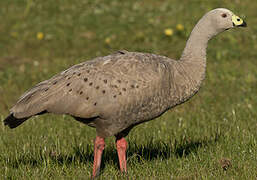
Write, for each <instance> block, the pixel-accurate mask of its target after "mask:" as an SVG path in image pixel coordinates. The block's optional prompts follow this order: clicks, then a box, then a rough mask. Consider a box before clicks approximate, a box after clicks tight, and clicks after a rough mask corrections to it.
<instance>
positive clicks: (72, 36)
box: [0, 0, 257, 180]
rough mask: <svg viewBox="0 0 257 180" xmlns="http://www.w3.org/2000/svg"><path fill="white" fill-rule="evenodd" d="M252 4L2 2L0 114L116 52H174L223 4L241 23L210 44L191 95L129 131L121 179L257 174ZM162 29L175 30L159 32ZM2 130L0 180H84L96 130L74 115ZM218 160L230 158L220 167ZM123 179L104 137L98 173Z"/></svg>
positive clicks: (256, 51) (255, 24) (256, 27)
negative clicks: (77, 67) (63, 74)
mask: <svg viewBox="0 0 257 180" xmlns="http://www.w3.org/2000/svg"><path fill="white" fill-rule="evenodd" d="M256 6H257V2H256V1H252V0H244V1H239V0H238V1H223V2H221V1H218V0H214V1H208V3H206V2H205V1H203V0H202V1H200V0H198V1H189V2H183V1H179V0H173V1H171V0H170V1H163V0H161V1H155V0H142V1H136V0H130V1H119V0H108V1H104V0H94V1H93V0H84V1H80V0H73V1H68V0H63V1H50V0H46V1H39V0H27V1H25V0H12V1H10V0H1V1H0V22H1V23H0V119H1V120H3V119H4V118H5V116H7V115H8V109H9V108H11V106H12V105H13V104H14V103H15V101H16V100H17V99H18V97H19V96H20V95H21V94H22V93H23V92H24V91H25V90H27V89H29V88H30V87H31V86H33V85H34V84H36V83H38V82H40V81H42V80H45V79H47V78H50V77H51V76H53V75H54V74H56V73H58V72H60V71H61V70H64V69H66V68H68V67H69V66H71V65H73V64H76V63H79V62H82V61H84V60H87V59H91V58H93V57H96V56H103V55H107V54H110V53H112V52H114V51H116V50H119V49H126V50H129V51H142V52H151V53H156V54H162V55H166V56H169V57H172V58H179V56H180V54H181V52H182V50H183V48H184V46H185V43H186V39H187V36H188V35H189V33H190V31H191V29H192V28H193V26H194V25H195V23H196V22H197V20H198V19H199V18H200V17H201V16H202V15H203V14H204V13H205V12H207V11H208V10H210V9H213V8H216V7H226V8H229V9H231V10H232V11H233V12H235V13H236V14H238V15H239V16H243V17H244V18H245V19H246V21H247V23H248V28H245V29H235V30H230V31H228V32H225V33H223V34H221V35H219V36H218V37H216V38H215V39H213V40H212V41H211V42H210V43H209V47H208V57H207V59H208V66H207V77H206V80H205V82H204V83H203V86H202V89H201V90H200V92H199V93H198V94H197V95H196V96H194V97H193V98H192V99H191V100H190V101H189V102H187V103H185V104H183V105H181V106H178V107H176V108H174V109H172V110H170V111H169V112H167V113H165V114H164V115H163V116H162V117H160V118H158V119H156V120H154V121H151V122H148V123H144V124H142V125H139V126H137V127H136V128H134V129H133V130H132V131H131V132H130V134H129V136H128V137H127V139H128V141H129V149H128V152H127V155H128V174H127V178H128V179H170V178H174V179H180V180H181V179H240V180H241V179H247V180H248V179H257V139H256V137H257V121H256V120H257V109H256V107H257V79H256V77H257V69H256V67H257V59H256V58H257V43H256V32H257V19H256V16H257V11H256ZM179 23H180V24H182V25H183V26H184V27H185V30H184V31H183V32H178V31H177V30H176V25H177V24H179ZM166 28H172V29H173V30H174V34H173V36H171V37H167V36H165V35H164V33H163V31H164V29H166ZM39 32H42V33H43V34H44V38H43V39H42V40H39V39H37V33H39ZM106 38H109V39H110V43H106V42H105V41H106ZM0 134H1V136H0V167H1V168H0V179H88V178H89V177H90V174H91V171H92V163H93V139H94V137H95V130H94V129H92V128H90V127H87V126H84V125H83V124H80V123H78V122H76V121H74V120H72V118H71V117H68V116H57V115H43V116H39V117H35V118H32V119H31V120H29V121H27V122H26V123H24V124H23V125H22V126H20V127H19V128H17V129H14V130H10V129H8V128H7V127H4V125H3V124H1V125H0ZM222 159H228V160H229V161H230V166H228V167H227V169H226V170H224V169H223V168H222V164H221V163H220V161H222ZM121 178H124V179H126V177H124V176H122V175H120V174H119V169H118V161H117V155H116V150H115V146H114V139H113V138H109V139H107V146H106V149H105V152H104V158H103V168H102V174H101V176H100V179H121Z"/></svg>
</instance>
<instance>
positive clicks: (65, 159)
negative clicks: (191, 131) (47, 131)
mask: <svg viewBox="0 0 257 180" xmlns="http://www.w3.org/2000/svg"><path fill="white" fill-rule="evenodd" d="M219 138H220V136H219V135H215V136H214V137H210V138H203V139H199V140H190V139H186V138H181V139H180V140H175V142H171V141H170V142H164V141H154V140H153V139H148V141H147V142H146V144H141V145H137V144H136V143H135V142H133V141H132V142H129V148H128V150H127V157H128V163H141V162H142V161H153V160H155V159H168V158H170V157H174V156H175V157H176V158H183V157H186V156H188V155H190V154H191V153H197V151H198V149H199V148H204V147H208V146H211V145H214V144H216V142H217V141H218V140H219ZM6 160H7V159H6ZM49 160H50V161H49ZM93 160H94V153H93V145H90V144H87V145H86V146H77V145H76V144H75V145H74V147H73V152H71V153H69V154H58V153H56V152H55V151H54V150H53V151H50V152H43V151H42V152H39V153H37V154H35V155H34V156H33V155H32V154H25V155H21V156H20V157H18V158H17V157H16V158H15V159H8V161H9V162H8V165H9V166H11V167H13V168H18V167H19V166H22V165H29V166H33V167H37V166H42V165H47V163H49V162H50V163H51V164H56V165H59V166H62V165H66V166H67V165H68V166H69V165H72V164H73V165H76V164H78V163H82V164H88V163H90V164H91V165H92V163H93ZM105 164H113V165H115V166H116V167H117V168H118V157H117V152H116V149H115V148H114V146H111V145H110V146H107V148H106V149H105V151H104V154H103V160H102V168H104V167H105Z"/></svg>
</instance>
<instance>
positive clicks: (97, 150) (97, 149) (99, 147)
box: [92, 136, 105, 178]
mask: <svg viewBox="0 0 257 180" xmlns="http://www.w3.org/2000/svg"><path fill="white" fill-rule="evenodd" d="M104 147H105V142H104V138H101V137H100V136H96V138H95V144H94V165H93V174H92V178H95V177H96V176H98V175H99V173H100V166H101V159H102V154H103V150H104Z"/></svg>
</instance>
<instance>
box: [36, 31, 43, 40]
mask: <svg viewBox="0 0 257 180" xmlns="http://www.w3.org/2000/svg"><path fill="white" fill-rule="evenodd" d="M43 38H44V33H42V32H38V33H37V39H38V40H42V39H43Z"/></svg>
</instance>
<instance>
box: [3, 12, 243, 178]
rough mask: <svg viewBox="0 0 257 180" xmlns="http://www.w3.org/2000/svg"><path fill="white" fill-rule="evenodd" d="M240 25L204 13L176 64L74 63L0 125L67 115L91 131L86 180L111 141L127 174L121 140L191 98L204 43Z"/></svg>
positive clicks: (132, 55) (113, 59)
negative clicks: (93, 134) (111, 138)
mask: <svg viewBox="0 0 257 180" xmlns="http://www.w3.org/2000/svg"><path fill="white" fill-rule="evenodd" d="M239 26H243V27H245V26H246V23H245V22H244V21H243V20H242V19H241V18H239V17H238V16H236V15H234V14H233V13H232V12H231V11H230V10H228V9H224V8H218V9H214V10H212V11H210V12H208V13H206V14H205V15H204V16H203V17H202V18H201V19H200V20H199V21H198V23H197V24H196V26H195V27H194V29H193V31H192V33H191V35H190V37H189V39H188V41H187V43H186V47H185V49H184V51H183V53H182V56H181V58H180V59H179V60H173V59H170V58H168V57H165V56H160V55H155V54H148V53H139V52H128V51H118V52H117V53H115V54H111V55H108V56H104V57H97V58H95V59H93V60H90V61H86V62H83V63H80V64H78V65H75V66H72V67H71V68H69V69H67V70H65V71H63V72H61V73H60V74H57V75H55V76H54V77H52V78H51V79H49V80H46V81H43V82H41V83H39V84H37V85H36V86H35V87H33V88H32V89H30V90H29V91H27V92H26V93H24V94H23V95H22V96H21V97H20V99H19V100H18V102H17V103H16V104H15V105H14V106H13V108H11V110H10V114H9V116H8V117H7V118H6V119H5V120H4V124H5V125H7V126H9V127H10V128H16V127H17V126H19V125H20V124H22V123H23V122H24V121H26V120H27V119H29V118H30V117H32V116H35V115H39V114H43V113H55V114H68V115H71V116H72V117H74V118H75V119H76V120H78V121H80V122H82V123H85V124H87V125H89V126H91V127H94V128H96V134H97V135H96V139H95V142H94V165H93V174H92V177H95V176H97V175H98V174H99V172H100V164H101V157H102V153H103V150H104V147H105V142H104V139H105V138H106V137H109V136H115V137H116V147H117V151H118V158H119V164H120V170H121V171H122V172H126V171H127V165H126V149H127V142H126V140H125V139H124V137H125V136H126V135H127V134H128V133H129V131H130V130H131V129H132V128H133V127H134V126H135V125H138V124H140V123H143V122H146V121H149V120H152V119H154V118H157V117H159V116H160V115H162V114H163V113H164V112H165V111H167V110H168V109H170V108H172V107H174V106H176V105H178V104H181V103H183V102H185V101H187V100H188V99H189V98H190V97H192V96H193V95H194V94H196V93H197V92H198V90H199V88H200V85H201V83H202V81H203V79H204V77H205V70H206V48H207V43H208V41H209V40H210V39H211V38H212V37H214V36H215V35H217V34H218V33H221V32H223V31H225V30H228V29H230V28H234V27H239Z"/></svg>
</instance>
